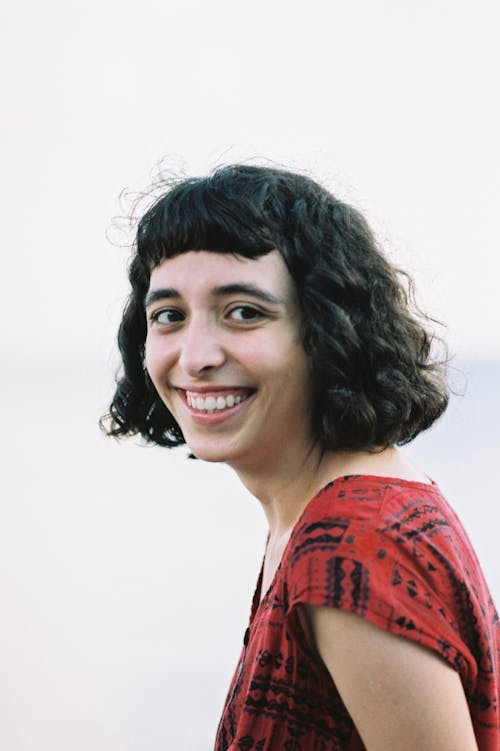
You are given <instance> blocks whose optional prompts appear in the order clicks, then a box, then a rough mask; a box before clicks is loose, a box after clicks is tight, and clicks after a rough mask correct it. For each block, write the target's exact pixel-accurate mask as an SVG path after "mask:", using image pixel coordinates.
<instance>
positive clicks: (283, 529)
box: [233, 444, 331, 539]
mask: <svg viewBox="0 0 500 751" xmlns="http://www.w3.org/2000/svg"><path fill="white" fill-rule="evenodd" d="M330 456H331V454H330V453H329V452H325V451H324V450H323V448H322V447H321V446H319V445H318V444H314V445H312V446H311V447H310V448H309V450H308V451H305V452H304V451H303V450H302V451H298V452H297V453H296V455H295V456H291V455H290V452H287V453H286V456H284V455H280V456H278V457H276V456H275V457H273V462H272V464H271V465H265V464H264V463H262V462H260V463H259V464H255V465H253V466H251V467H248V466H247V467H241V466H234V467H233V469H234V470H235V471H236V473H237V474H238V476H239V478H240V480H241V482H242V483H243V485H245V487H246V488H247V489H248V490H249V491H250V493H251V494H252V495H253V496H255V497H256V498H257V499H258V500H259V501H260V503H261V504H262V508H263V510H264V513H265V515H266V518H267V521H268V524H269V533H270V536H271V538H272V539H278V538H280V537H282V536H284V535H286V534H287V533H288V532H290V530H291V529H292V527H293V526H294V524H295V522H296V521H297V519H298V518H299V516H300V515H301V513H302V511H303V510H304V508H305V507H306V505H307V504H308V502H309V501H310V499H311V498H312V497H313V496H314V495H315V494H316V493H317V492H318V491H319V490H320V489H321V488H322V487H323V486H324V485H325V484H326V483H327V482H328V480H329V479H330V475H329V472H330V468H329V464H330V462H329V461H328V458H329V457H330Z"/></svg>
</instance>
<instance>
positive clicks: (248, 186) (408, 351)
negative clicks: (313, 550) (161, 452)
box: [101, 164, 448, 451]
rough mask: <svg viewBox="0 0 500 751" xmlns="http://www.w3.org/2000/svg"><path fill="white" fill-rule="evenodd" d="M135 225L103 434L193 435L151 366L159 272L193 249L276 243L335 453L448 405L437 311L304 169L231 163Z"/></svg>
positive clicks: (318, 410) (320, 421)
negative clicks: (149, 334)
mask: <svg viewBox="0 0 500 751" xmlns="http://www.w3.org/2000/svg"><path fill="white" fill-rule="evenodd" d="M166 187H167V189H166V190H164V191H163V194H162V195H161V197H160V198H159V199H158V200H156V202H155V203H154V205H153V206H152V207H151V208H150V209H149V210H148V211H147V212H146V213H145V214H144V216H143V217H142V218H141V219H140V221H139V223H138V225H137V234H136V240H135V243H134V247H133V256H132V259H131V262H130V266H129V280H130V283H131V286H132V291H131V294H130V296H129V298H128V301H127V303H126V306H125V309H124V312H123V318H122V321H121V324H120V329H119V334H118V344H119V349H120V352H121V356H122V364H123V367H122V370H121V371H120V374H119V375H118V377H117V384H116V392H115V394H114V397H113V400H112V403H111V406H110V410H109V413H108V414H107V415H105V416H104V417H103V418H102V419H101V426H102V427H103V429H104V431H105V432H106V433H107V435H111V436H125V435H134V434H138V433H139V434H141V435H142V436H143V437H144V439H146V441H148V442H151V443H155V444H158V445H160V446H168V447H173V446H178V445H180V444H183V443H185V441H184V437H183V435H182V431H181V429H180V427H179V425H178V423H177V422H176V421H175V419H174V417H173V415H172V414H171V413H170V412H169V410H168V409H167V408H166V406H165V405H164V403H163V402H162V400H161V399H160V397H159V395H158V393H157V392H156V389H155V388H154V386H153V384H152V382H151V380H150V378H149V376H148V374H147V371H146V370H145V367H144V347H145V339H146V315H145V310H144V298H145V295H146V293H147V291H148V287H149V279H150V274H151V271H152V270H153V269H154V268H155V267H156V266H158V265H159V264H160V263H161V262H162V261H163V260H164V259H166V258H171V257H173V256H176V255H178V254H180V253H185V252H187V251H190V250H205V251H213V252H214V253H231V254H234V255H237V256H243V257H245V258H258V257H259V256H262V255H264V254H266V253H269V252H270V251H271V250H274V249H278V250H279V251H280V253H281V255H282V257H283V259H284V261H285V263H286V266H287V267H288V270H289V272H290V274H291V276H292V278H293V280H294V282H295V287H296V291H297V296H298V300H299V304H300V307H301V311H302V320H303V324H302V325H303V332H302V337H303V346H304V349H305V352H306V354H307V356H308V357H309V359H310V362H311V364H312V369H313V372H314V388H315V393H314V406H313V411H312V415H311V419H312V427H313V434H314V437H315V439H316V440H318V441H320V442H321V444H322V445H323V446H324V447H325V448H326V449H330V450H333V451H342V450H374V449H375V448H377V447H385V446H390V445H402V444H405V443H408V442H409V441H411V440H412V439H413V438H414V437H415V436H416V435H418V433H420V432H421V431H422V430H425V429H426V428H428V427H429V426H430V425H432V423H433V422H434V421H435V420H436V419H437V418H438V417H439V416H440V415H441V414H442V413H443V412H444V410H445V409H446V406H447V403H448V390H447V386H446V359H445V358H443V359H441V360H440V361H438V360H435V359H434V358H433V353H432V352H431V349H432V344H433V338H434V337H433V336H432V335H431V334H430V333H429V331H428V330H427V329H426V326H427V324H428V323H430V321H431V319H428V318H427V317H426V316H424V315H423V314H421V313H419V312H418V311H417V309H416V308H415V307H414V305H413V285H412V282H411V279H410V278H409V277H408V275H407V274H405V273H404V272H401V271H399V270H397V269H395V268H394V267H393V266H392V265H391V264H390V263H389V262H388V261H387V260H386V259H385V258H384V256H383V254H382V252H381V250H380V249H379V247H378V245H377V242H376V240H375V238H374V235H373V233H372V231H371V230H370V228H369V226H368V224H367V222H366V220H365V219H364V217H363V216H362V215H361V214H360V212H359V211H357V210H356V209H354V208H353V207H352V206H350V205H348V204H346V203H344V202H342V201H340V200H338V199H337V198H335V197H334V196H333V195H332V194H331V193H330V192H329V191H327V190H326V189H325V188H323V187H322V186H320V185H319V184H318V183H316V182H315V181H314V180H312V179H310V178H309V177H306V176H304V175H300V174H295V173H292V172H288V171H286V170H282V169H275V168H269V167H259V166H248V165H240V164H236V165H230V166H225V167H222V168H219V169H217V170H216V171H214V172H213V173H212V174H211V175H209V176H207V177H201V178H192V179H191V178H190V179H182V180H178V181H177V182H175V183H174V184H172V183H169V184H168V185H167V186H166Z"/></svg>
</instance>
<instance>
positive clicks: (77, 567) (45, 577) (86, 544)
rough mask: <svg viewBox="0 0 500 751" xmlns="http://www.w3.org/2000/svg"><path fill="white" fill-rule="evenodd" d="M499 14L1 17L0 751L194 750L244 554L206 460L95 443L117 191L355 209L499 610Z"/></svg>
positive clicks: (235, 630)
mask: <svg viewBox="0 0 500 751" xmlns="http://www.w3.org/2000/svg"><path fill="white" fill-rule="evenodd" d="M499 31H500V28H499V12H498V4H497V2H496V0H492V1H491V2H487V1H486V0H476V1H475V2H474V3H472V2H460V0H458V1H457V0H423V1H422V2H419V3H414V2H401V0H393V1H389V0H386V1H383V0H380V1H379V2H369V1H368V0H366V1H365V2H361V1H359V0H349V2H347V1H345V2H338V1H337V0H329V1H328V2H326V1H325V2H322V1H321V0H309V1H308V2H294V1H292V0H290V1H289V2H273V0H267V1H266V2H263V1H262V0H257V2H253V3H252V4H251V5H250V4H248V3H239V2H235V0H233V1H232V2H228V1H227V0H223V1H220V2H201V1H199V2H194V0H187V1H186V0H185V1H184V2H182V3H181V2H180V0H179V2H177V3H174V2H169V1H168V0H162V1H161V2H160V1H158V2H154V1H153V0H142V2H141V3H138V2H133V3H132V2H127V1H126V0H121V2H119V1H118V0H99V1H98V0H85V1H82V2H77V1H76V0H66V1H65V2H63V1H62V0H60V1H57V0H47V1H46V2H43V3H42V2H35V0H31V2H30V1H29V0H17V2H16V3H15V4H14V3H12V4H11V7H10V8H9V10H6V9H4V12H3V17H2V22H1V24H0V34H1V36H2V39H0V55H1V58H2V60H1V69H2V72H3V74H4V82H3V86H2V117H1V123H2V146H3V147H4V148H3V155H2V162H1V163H2V172H1V187H0V190H1V191H2V200H1V206H2V211H3V219H2V274H1V295H0V300H1V304H2V316H1V321H2V348H1V355H0V361H1V370H2V378H1V382H2V390H1V393H2V405H3V406H2V418H3V426H2V427H3V430H2V440H3V446H2V454H1V455H2V458H3V459H4V462H3V464H4V468H3V471H2V479H3V483H2V484H3V492H2V501H1V506H0V514H1V519H0V603H1V608H2V613H1V615H0V747H1V748H2V751H59V749H60V750H61V751H62V750H63V749H64V751H68V750H69V751H89V750H90V749H92V751H160V749H161V750H162V751H164V749H176V751H203V750H205V749H210V748H211V747H212V744H213V736H214V733H215V727H216V723H217V719H218V715H219V712H220V709H221V705H222V703H223V700H224V695H225V692H226V689H227V685H228V682H229V679H230V675H231V672H232V670H233V668H234V664H235V661H236V658H237V654H238V652H239V648H240V645H241V639H242V636H243V632H244V629H245V625H246V619H247V615H248V609H249V604H250V598H251V594H252V591H253V586H254V584H255V578H256V575H257V569H258V566H259V563H260V558H261V555H262V551H263V540H264V535H265V524H264V517H263V514H262V512H261V511H260V509H259V508H258V505H257V503H256V501H255V500H254V499H252V498H250V497H249V496H248V495H247V494H246V493H245V492H244V491H243V490H242V489H241V488H240V486H239V484H238V482H237V480H236V478H235V477H234V476H233V475H232V473H231V472H230V471H229V470H227V469H226V468H224V467H219V466H209V465H204V464H202V463H201V462H192V461H188V460H187V459H186V460H185V459H184V458H183V456H184V454H185V452H183V451H180V452H179V453H176V452H174V453H168V452H167V451H165V450H160V449H156V448H141V447H140V446H139V445H138V441H129V442H128V443H123V444H121V445H118V444H117V443H115V442H113V441H111V440H106V439H104V438H103V437H102V436H101V435H100V434H99V432H98V429H97V419H98V417H99V415H100V413H101V412H102V411H103V409H104V408H105V406H106V404H107V402H108V399H109V398H110V395H111V391H112V379H113V371H114V367H115V365H116V362H117V360H116V353H115V351H114V332H115V330H116V325H117V321H118V318H119V314H120V309H121V306H122V304H123V300H124V296H125V294H126V281H125V272H124V269H125V264H126V258H127V251H126V250H124V249H118V248H116V247H113V246H111V245H110V244H109V243H108V242H107V240H106V237H105V231H106V228H107V227H108V226H109V224H110V222H111V218H112V217H113V216H114V215H116V214H118V213H119V212H120V208H119V203H118V194H119V193H120V191H121V190H122V189H123V188H129V189H131V190H140V189H143V188H145V187H146V186H147V185H148V182H149V180H150V178H151V175H152V174H153V173H152V170H153V168H154V165H155V164H157V163H158V162H159V160H160V159H162V158H163V157H167V161H168V163H169V164H174V165H175V164H178V165H179V164H181V165H183V166H184V168H185V169H186V170H187V171H188V172H195V173H199V172H205V171H206V170H207V169H208V168H209V167H211V166H214V165H215V164H217V163H221V162H231V161H237V160H243V159H255V158H257V159H259V158H267V159H272V160H274V161H276V162H278V163H280V164H283V165H288V166H290V167H292V168H297V169H306V170H309V171H311V172H312V174H313V175H315V176H316V177H317V178H319V179H320V180H321V181H323V182H326V183H327V184H328V185H329V186H330V187H331V188H333V189H334V190H336V191H337V192H339V193H340V194H341V195H342V196H343V197H347V198H348V199H349V200H351V201H353V202H354V203H355V204H356V205H358V206H359V207H361V209H362V210H363V211H365V212H366V213H367V215H368V216H369V218H370V219H371V221H372V223H373V224H374V226H375V228H376V230H377V232H378V233H379V235H380V237H381V238H382V240H383V241H384V242H385V243H386V247H387V249H388V252H389V253H390V254H391V257H393V258H395V259H396V260H397V262H398V263H400V264H401V265H403V266H404V267H406V268H408V269H409V270H410V271H411V272H412V273H413V274H414V276H415V278H416V280H417V284H418V287H419V289H420V301H421V303H422V304H423V306H424V308H426V309H427V310H429V311H431V312H432V313H434V314H435V315H436V316H437V317H438V318H440V319H442V320H444V321H446V322H447V324H448V339H449V341H450V344H451V349H452V351H454V352H456V353H457V360H456V364H457V367H458V368H460V371H461V373H458V374H456V375H455V383H456V385H457V387H458V388H459V389H462V390H463V391H465V395H464V396H462V397H457V398H455V399H454V400H453V402H452V405H451V407H450V409H449V412H448V414H447V415H446V417H445V418H444V419H443V420H442V421H441V422H440V423H439V424H438V425H437V426H436V428H435V429H433V430H432V431H430V432H429V434H428V435H427V436H424V437H423V438H422V439H419V440H418V441H417V442H415V444H414V445H413V446H412V447H410V448H409V449H408V451H409V453H411V454H412V455H413V456H414V457H415V458H416V459H417V460H418V461H419V462H420V463H421V464H422V465H423V467H424V468H425V469H426V470H427V471H428V473H429V474H431V475H432V476H433V477H434V478H435V479H436V480H437V481H438V482H439V483H440V484H441V486H442V487H443V489H444V490H445V491H446V493H447V495H448V496H449V498H450V500H452V502H453V503H454V505H455V506H456V508H457V510H458V511H459V513H460V515H461V516H462V519H463V520H464V522H465V524H466V527H467V529H468V530H469V532H470V535H471V537H472V539H473V541H474V544H475V546H476V548H477V551H478V554H479V556H480V558H481V560H482V562H483V566H484V568H485V571H486V573H487V576H488V579H489V581H490V584H491V588H492V591H493V593H494V596H495V599H496V600H497V602H498V601H500V574H499V571H498V553H497V550H498V542H497V539H498V529H499V526H500V509H499V502H500V499H499V497H498V491H497V488H498V481H497V480H496V478H495V471H496V469H497V467H498V463H499V460H500V455H499V450H498V446H499V441H498V431H499V427H498V426H499V420H500V408H499V397H498V385H499V380H500V336H499V333H498V332H499V328H500V316H499V314H498V298H499V293H498V277H499V272H500V262H499V242H498V236H499V233H498V199H499V180H500V155H499V124H500V103H499V94H498V70H499V65H500V59H499V58H500V54H499V46H498V38H499Z"/></svg>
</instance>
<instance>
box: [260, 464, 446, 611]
mask: <svg viewBox="0 0 500 751" xmlns="http://www.w3.org/2000/svg"><path fill="white" fill-rule="evenodd" d="M350 480H361V481H366V480H368V481H373V480H376V481H377V482H380V483H381V484H383V485H404V486H417V487H421V488H427V489H428V490H429V489H431V488H432V490H437V488H438V486H437V483H435V482H434V480H433V479H432V478H429V480H430V482H421V481H420V480H407V479H405V478H403V477H387V476H385V475H371V474H349V475H339V476H338V477H334V478H333V479H332V480H329V481H328V482H327V483H326V484H325V485H323V487H321V488H320V489H319V490H318V491H317V492H316V493H315V494H314V495H313V496H312V497H311V498H310V499H309V500H308V502H307V503H306V505H305V506H304V509H303V510H302V512H301V514H300V516H299V517H298V519H297V521H296V522H295V524H294V525H293V527H292V530H291V532H290V536H289V537H288V540H287V542H286V545H285V548H284V550H283V553H282V554H281V558H280V562H279V563H278V566H277V567H276V571H275V572H274V576H273V578H272V579H271V583H270V584H269V587H268V588H267V591H266V592H265V593H264V595H262V581H263V578H264V563H265V560H266V553H264V557H263V559H262V564H261V567H260V573H259V577H258V580H257V585H256V588H255V593H254V596H253V607H252V615H251V620H250V623H251V622H252V621H253V620H254V618H255V616H256V615H257V612H258V610H259V609H260V606H261V605H262V603H263V602H264V600H265V599H266V598H267V596H268V595H269V594H270V592H271V590H272V589H273V587H274V585H275V582H276V579H277V578H278V575H279V573H280V571H281V564H282V563H283V561H284V560H285V557H286V555H287V554H288V549H289V547H290V542H291V540H292V538H293V536H294V534H295V532H296V530H297V529H298V527H299V525H300V523H301V521H302V518H303V517H304V515H305V514H306V513H307V511H308V509H309V507H310V506H311V504H312V503H314V501H315V500H316V499H317V498H319V496H321V495H323V493H325V492H326V491H327V490H329V489H330V488H332V487H333V486H334V485H337V484H340V483H341V482H348V481H350ZM267 541H269V533H268V536H267ZM266 552H267V543H266Z"/></svg>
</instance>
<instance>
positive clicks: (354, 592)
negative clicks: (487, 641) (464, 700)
mask: <svg viewBox="0 0 500 751" xmlns="http://www.w3.org/2000/svg"><path fill="white" fill-rule="evenodd" d="M356 490H357V491H358V492H355V491H356ZM363 490H364V492H362V491H363ZM396 496H397V497H396V498H395V497H394V492H393V491H391V495H390V497H389V499H388V500H387V494H386V493H383V494H381V493H380V488H379V489H378V492H377V493H374V492H370V489H366V488H365V489H363V488H356V486H354V487H352V488H351V489H350V491H349V492H347V491H346V492H345V493H344V495H341V496H340V498H339V494H338V493H337V494H336V495H333V497H332V494H331V493H330V494H329V493H325V494H324V496H323V497H322V498H320V499H318V503H316V504H311V506H310V507H309V509H308V513H306V514H305V515H304V517H303V519H302V520H301V523H300V524H299V525H298V528H297V529H296V530H295V532H296V534H295V535H294V536H293V541H292V540H291V542H292V545H291V546H290V554H289V556H288V559H287V570H286V576H287V589H288V612H291V611H292V610H293V609H294V608H296V607H297V606H298V605H301V604H302V605H303V604H308V605H317V606H322V607H333V608H338V609H340V610H343V611H346V612H350V613H353V614H355V615H358V616H360V617H362V618H366V619H367V620H369V621H371V622H372V623H373V624H375V625H376V626H378V627H380V628H383V629H384V630H386V631H388V632H390V633H393V634H395V635H397V636H402V637H404V638H407V639H410V640H411V641H414V642H417V643H419V644H421V645H422V646H425V647H428V648H429V649H431V650H433V651H434V652H436V653H437V654H438V655H439V656H440V657H442V658H443V659H444V660H445V661H446V662H447V663H448V664H449V665H450V666H451V667H453V668H454V669H455V670H457V671H458V672H459V673H460V674H461V677H462V680H463V682H464V684H469V685H471V684H472V683H473V682H474V680H475V678H476V676H477V669H476V666H475V660H474V657H473V656H472V654H471V652H470V650H469V648H468V646H467V645H466V643H464V641H463V640H462V637H461V633H460V631H461V629H460V627H459V626H460V622H461V618H460V617H459V616H458V615H457V613H456V611H455V606H456V596H455V594H454V593H453V591H451V589H452V588H451V589H450V575H449V571H448V570H447V566H448V567H451V566H452V563H450V562H449V561H448V557H447V556H449V554H450V551H449V550H448V549H447V546H446V545H441V550H440V551H439V552H438V553H436V552H435V551H436V549H437V548H436V547H435V551H434V554H433V553H432V552H431V551H429V550H428V549H427V543H428V541H429V540H428V538H427V537H426V536H425V535H424V536H423V537H422V536H420V537H419V535H418V534H414V535H412V530H413V529H414V528H415V527H412V525H410V527H409V530H405V533H407V534H406V535H405V533H403V534H402V533H401V525H399V526H398V524H397V523H395V524H394V525H392V526H391V520H390V518H389V520H388V519H387V518H386V509H387V508H388V507H389V509H390V514H389V516H390V515H391V513H392V509H402V508H403V509H404V508H405V503H406V500H407V499H406V498H402V497H400V496H399V495H398V494H397V493H396ZM410 506H411V507H412V513H413V518H414V519H415V520H417V521H418V525H419V526H421V524H422V520H423V519H424V523H430V521H429V520H430V519H431V518H434V517H436V514H437V515H438V516H439V512H438V511H436V507H435V506H434V505H433V504H432V503H431V502H429V501H427V500H424V499H416V501H415V504H413V506H412V504H411V503H410ZM445 526H446V525H444V524H441V525H440V526H439V525H436V527H435V533H434V536H433V537H432V538H431V539H432V540H433V545H434V546H436V545H437V546H438V548H439V546H440V539H439V538H442V537H445V536H446V535H445ZM441 542H443V540H441ZM446 542H448V541H446ZM448 547H449V546H448ZM443 551H444V552H443ZM452 553H453V550H452ZM444 561H446V563H444ZM462 621H463V619H462Z"/></svg>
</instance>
